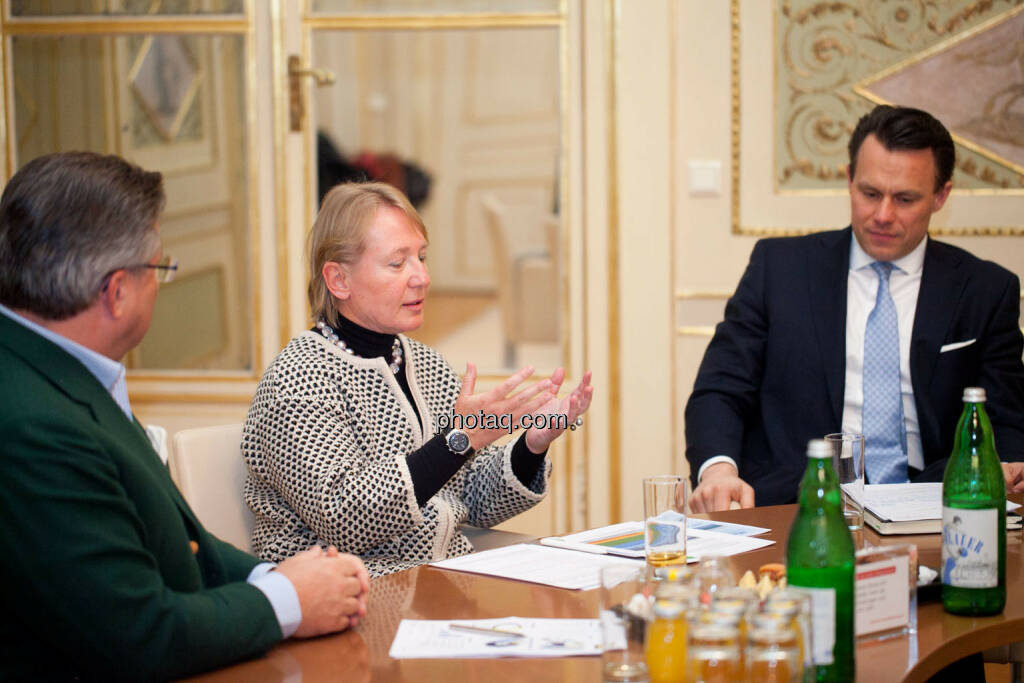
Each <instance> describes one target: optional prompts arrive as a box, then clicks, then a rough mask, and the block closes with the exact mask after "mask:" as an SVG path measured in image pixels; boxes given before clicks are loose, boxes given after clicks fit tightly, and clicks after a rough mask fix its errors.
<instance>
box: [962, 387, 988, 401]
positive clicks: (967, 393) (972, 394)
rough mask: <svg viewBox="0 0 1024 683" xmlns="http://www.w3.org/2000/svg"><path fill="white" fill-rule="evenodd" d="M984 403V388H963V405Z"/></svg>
mask: <svg viewBox="0 0 1024 683" xmlns="http://www.w3.org/2000/svg"><path fill="white" fill-rule="evenodd" d="M984 402H985V388H984V387H965V388H964V403H984Z"/></svg>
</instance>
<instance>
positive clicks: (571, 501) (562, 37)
mask: <svg viewBox="0 0 1024 683" xmlns="http://www.w3.org/2000/svg"><path fill="white" fill-rule="evenodd" d="M567 1H568V0H559V3H558V12H559V14H560V15H561V16H563V17H568V16H569V13H568V10H567V7H566V3H567ZM558 63H559V77H558V78H559V90H558V109H559V111H558V123H559V139H560V140H561V144H560V145H559V151H558V155H559V158H558V170H559V182H558V208H559V214H558V218H559V226H558V227H559V230H558V255H559V258H558V261H559V262H558V278H557V282H558V298H559V305H558V308H559V314H560V315H561V316H562V320H561V322H562V325H561V328H560V330H561V337H562V338H561V340H560V341H561V344H562V361H563V362H564V363H565V366H566V369H567V371H568V372H567V374H574V373H575V370H576V365H575V364H574V363H573V362H572V349H571V347H570V345H569V330H570V326H571V324H572V319H571V318H570V311H569V283H570V279H569V264H570V263H571V262H572V261H571V259H570V257H569V249H568V247H569V238H568V233H569V230H570V229H571V228H570V226H571V225H572V223H571V222H570V220H569V219H570V215H569V214H570V211H569V163H570V161H569V154H568V149H569V146H570V140H569V88H570V87H571V85H572V83H571V80H570V78H569V66H570V63H569V22H568V21H563V22H562V23H561V24H560V25H559V28H558ZM584 300H585V299H584ZM584 308H585V307H584ZM583 338H584V340H585V339H586V335H585V334H584V335H583ZM583 357H584V358H586V353H585V352H584V356H583ZM575 444H576V441H575V439H572V438H569V440H568V441H567V442H566V444H565V468H564V469H565V475H564V476H565V520H564V523H563V524H562V527H561V528H558V527H557V526H556V527H555V533H565V532H567V531H571V530H573V514H574V508H575V498H574V496H573V489H574V480H575V471H576V466H575V463H576V445H575ZM584 461H585V459H584ZM556 523H557V522H556Z"/></svg>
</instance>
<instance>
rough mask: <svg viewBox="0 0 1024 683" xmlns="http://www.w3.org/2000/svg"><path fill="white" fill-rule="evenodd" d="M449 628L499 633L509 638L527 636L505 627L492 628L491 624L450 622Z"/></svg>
mask: <svg viewBox="0 0 1024 683" xmlns="http://www.w3.org/2000/svg"><path fill="white" fill-rule="evenodd" d="M448 628H450V629H452V630H455V631H468V632H470V633H483V634H485V635H488V636H493V635H494V634H498V635H501V636H507V637H509V638H525V637H526V636H525V635H524V634H522V633H519V632H517V631H506V630H505V629H503V628H491V627H489V626H471V625H469V624H448Z"/></svg>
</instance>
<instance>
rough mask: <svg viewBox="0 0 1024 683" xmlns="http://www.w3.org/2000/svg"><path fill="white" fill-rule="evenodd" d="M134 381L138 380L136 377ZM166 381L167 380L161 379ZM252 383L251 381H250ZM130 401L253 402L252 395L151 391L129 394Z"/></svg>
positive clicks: (243, 403) (247, 393) (246, 403)
mask: <svg viewBox="0 0 1024 683" xmlns="http://www.w3.org/2000/svg"><path fill="white" fill-rule="evenodd" d="M132 379H133V380H134V379H136V378H135V377H134V376H133V377H132ZM161 379H165V380H166V378H161ZM250 381H251V380H250ZM128 400H129V401H130V402H131V403H132V404H133V405H134V404H143V403H207V404H214V405H215V404H225V403H227V404H242V405H248V404H249V403H250V402H252V394H251V393H250V392H246V393H244V394H212V393H205V392H204V393H202V394H184V393H166V394H165V393H163V392H151V391H139V392H132V391H129V392H128Z"/></svg>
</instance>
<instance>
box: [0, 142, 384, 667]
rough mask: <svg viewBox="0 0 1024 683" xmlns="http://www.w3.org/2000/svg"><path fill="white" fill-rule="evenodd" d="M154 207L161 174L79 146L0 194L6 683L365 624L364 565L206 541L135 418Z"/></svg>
mask: <svg viewBox="0 0 1024 683" xmlns="http://www.w3.org/2000/svg"><path fill="white" fill-rule="evenodd" d="M163 203H164V193H163V187H162V179H161V176H160V174H159V173H149V172H146V171H143V170H142V169H140V168H138V167H136V166H133V165H131V164H128V163H127V162H125V161H123V160H122V159H119V158H117V157H112V156H100V155H97V154H91V153H86V152H77V153H65V154H53V155H49V156H45V157H41V158H39V159H36V160H34V161H31V162H29V163H28V164H26V165H25V167H24V168H22V169H21V170H20V171H18V172H17V173H16V174H15V175H14V177H12V178H11V180H10V182H9V183H8V184H7V187H6V188H5V189H4V192H3V196H2V198H0V304H2V305H0V443H2V446H0V519H2V520H3V522H2V523H0V547H3V556H4V559H3V563H2V566H3V569H2V571H0V594H2V596H3V600H2V604H3V605H4V612H5V613H4V616H3V619H0V679H4V680H35V679H46V680H50V679H70V678H78V679H89V680H91V679H101V680H108V679H123V678H126V679H133V680H149V679H169V678H178V677H181V676H186V675H189V674H195V673H198V672H201V671H203V670H206V669H211V668H215V667H218V666H222V665H225V664H228V663H231V662H234V661H237V660H240V659H244V658H248V657H252V656H255V655H257V654H260V653H262V652H264V651H266V650H267V649H268V648H270V647H271V646H272V645H273V644H274V643H276V642H278V641H279V640H280V639H281V638H282V637H287V636H290V635H295V636H313V635H318V634H321V633H329V632H332V631H337V630H341V629H344V628H346V627H348V626H351V625H354V624H355V623H357V621H358V619H359V617H360V616H361V615H363V614H365V611H366V593H367V590H368V587H369V584H368V577H367V574H366V569H365V568H364V567H363V565H362V562H361V561H360V560H359V558H357V557H353V556H351V555H342V554H340V553H339V552H338V551H337V550H336V549H334V548H328V549H326V550H323V549H320V548H314V549H311V550H309V551H306V552H305V553H302V554H300V555H297V556H295V557H294V558H291V559H289V560H287V561H285V562H282V563H281V564H279V565H277V566H276V567H274V566H273V565H271V564H267V563H261V562H260V561H259V560H257V559H256V558H255V557H253V556H251V555H249V554H248V553H244V552H242V551H241V550H238V549H236V548H234V547H233V546H231V545H229V544H227V543H224V542H223V541H220V540H218V539H217V538H215V537H213V536H212V535H211V534H209V533H208V532H207V531H206V530H205V529H204V528H203V526H202V524H200V522H199V521H198V520H197V519H196V517H195V515H194V514H193V513H192V510H191V509H190V508H189V506H188V504H187V503H186V502H185V501H184V499H183V498H182V497H181V494H180V493H179V492H178V490H177V488H176V487H175V486H174V484H173V483H172V482H171V479H170V477H169V475H168V472H167V469H166V467H164V465H163V463H161V461H160V459H159V456H158V455H157V454H156V453H155V452H154V450H153V448H152V447H151V446H150V443H149V441H148V440H147V438H146V435H145V433H144V431H143V429H142V427H141V426H140V425H139V423H138V421H137V420H135V419H134V417H133V416H132V413H131V409H130V406H129V404H128V393H127V389H126V385H125V380H124V377H125V372H124V367H123V366H122V365H121V364H120V362H119V360H120V359H121V358H122V357H123V356H124V354H125V353H127V352H128V351H129V350H130V349H132V348H133V347H134V346H136V345H137V344H138V343H139V342H140V341H141V339H142V337H143V335H144V334H145V333H146V329H147V327H148V326H149V321H150V317H151V315H152V312H153V305H154V303H155V300H156V294H157V286H158V278H161V277H162V278H163V279H164V281H166V280H167V279H169V275H170V274H172V273H173V270H174V268H176V264H175V263H173V262H172V261H171V260H170V259H169V258H167V257H164V258H161V247H160V238H159V236H158V234H157V229H156V220H157V216H158V214H159V212H160V210H161V209H162V207H163ZM239 457H241V456H239ZM235 493H236V494H237V492H235ZM225 495H231V492H225Z"/></svg>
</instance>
